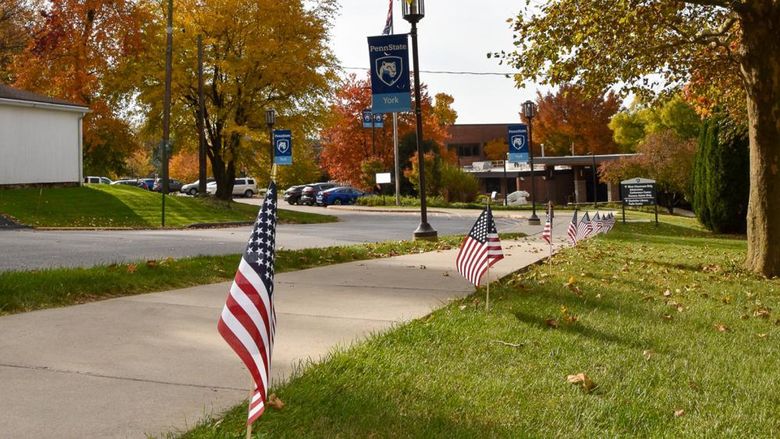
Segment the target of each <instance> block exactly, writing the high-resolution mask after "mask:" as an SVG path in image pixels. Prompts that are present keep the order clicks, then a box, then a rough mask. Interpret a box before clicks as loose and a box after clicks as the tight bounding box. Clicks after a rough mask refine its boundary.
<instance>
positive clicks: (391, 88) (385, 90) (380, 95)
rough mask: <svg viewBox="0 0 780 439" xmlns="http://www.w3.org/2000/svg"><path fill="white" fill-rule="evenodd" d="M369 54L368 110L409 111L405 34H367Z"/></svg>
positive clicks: (378, 111) (410, 102)
mask: <svg viewBox="0 0 780 439" xmlns="http://www.w3.org/2000/svg"><path fill="white" fill-rule="evenodd" d="M368 55H369V59H370V61H371V112H372V113H374V114H377V113H400V112H405V111H411V109H412V96H411V94H410V91H411V87H410V81H409V40H408V37H407V35H406V34H401V35H381V36H378V37H368Z"/></svg>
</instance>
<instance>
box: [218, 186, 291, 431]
mask: <svg viewBox="0 0 780 439" xmlns="http://www.w3.org/2000/svg"><path fill="white" fill-rule="evenodd" d="M276 220H277V217H276V185H275V184H274V183H271V185H270V186H269V187H268V192H267V194H266V199H265V201H264V202H263V204H262V207H261V208H260V212H259V213H258V215H257V220H256V221H255V224H254V228H253V230H252V233H251V235H250V236H249V242H248V243H247V246H246V250H245V251H244V254H243V255H242V257H241V262H240V263H239V265H238V270H237V271H236V276H235V279H234V280H233V285H231V287H230V293H229V294H228V297H227V300H226V301H225V306H224V308H223V309H222V314H221V316H220V319H219V323H217V330H218V331H219V333H220V334H221V335H222V338H224V339H225V341H226V342H227V343H228V345H230V347H231V348H232V349H233V351H234V352H235V353H236V354H237V355H238V357H239V358H240V359H241V361H242V362H243V363H244V365H245V366H246V368H247V369H248V370H249V373H250V375H251V376H252V381H253V382H254V390H253V392H252V398H251V400H250V403H249V413H248V414H247V424H248V425H249V424H252V423H253V422H254V421H255V420H257V419H258V418H259V417H260V415H262V414H263V411H264V410H265V401H266V397H267V395H268V386H269V384H270V377H271V353H272V351H273V345H274V336H275V333H276V311H275V310H274V298H273V289H274V282H273V280H274V257H275V255H274V254H275V248H274V247H275V236H276Z"/></svg>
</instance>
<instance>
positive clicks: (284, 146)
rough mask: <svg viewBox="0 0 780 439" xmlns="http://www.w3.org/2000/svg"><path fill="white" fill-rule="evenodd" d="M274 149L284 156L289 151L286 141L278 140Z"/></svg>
mask: <svg viewBox="0 0 780 439" xmlns="http://www.w3.org/2000/svg"><path fill="white" fill-rule="evenodd" d="M276 149H278V150H279V152H280V153H282V154H284V153H285V152H287V150H288V149H290V144H289V143H288V142H287V141H286V140H279V141H277V142H276Z"/></svg>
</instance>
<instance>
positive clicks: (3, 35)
mask: <svg viewBox="0 0 780 439" xmlns="http://www.w3.org/2000/svg"><path fill="white" fill-rule="evenodd" d="M35 5H36V4H35V3H34V2H32V1H24V0H3V2H2V3H1V4H0V81H2V82H6V83H10V82H12V78H13V72H12V71H11V70H9V67H10V64H11V62H12V61H13V58H14V56H16V55H17V54H19V53H20V52H22V51H23V50H24V48H25V47H27V45H28V44H29V41H30V38H31V32H32V29H33V27H34V24H35V19H36V16H35Z"/></svg>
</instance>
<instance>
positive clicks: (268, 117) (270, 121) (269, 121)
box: [265, 109, 276, 179]
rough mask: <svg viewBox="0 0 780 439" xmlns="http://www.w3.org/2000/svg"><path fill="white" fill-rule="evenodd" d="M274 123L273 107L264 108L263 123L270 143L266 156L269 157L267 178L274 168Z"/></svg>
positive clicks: (270, 175)
mask: <svg viewBox="0 0 780 439" xmlns="http://www.w3.org/2000/svg"><path fill="white" fill-rule="evenodd" d="M275 123H276V113H275V112H274V110H273V109H269V110H265V124H266V125H268V141H269V143H270V145H271V147H270V149H269V150H268V153H269V155H268V157H270V158H271V168H270V169H269V174H268V175H269V179H273V175H272V174H273V169H274V124H275Z"/></svg>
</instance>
